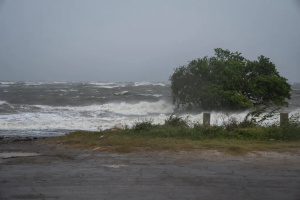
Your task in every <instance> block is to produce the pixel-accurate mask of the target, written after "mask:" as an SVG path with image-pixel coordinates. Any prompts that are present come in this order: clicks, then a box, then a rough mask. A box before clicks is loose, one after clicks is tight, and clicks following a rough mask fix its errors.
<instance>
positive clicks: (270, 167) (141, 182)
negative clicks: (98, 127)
mask: <svg viewBox="0 0 300 200" xmlns="http://www.w3.org/2000/svg"><path fill="white" fill-rule="evenodd" d="M0 145H2V147H1V148H0V152H8V151H9V152H13V151H18V152H20V151H23V152H24V151H25V150H26V152H29V150H31V153H39V154H42V155H37V156H32V157H15V158H7V157H6V158H5V159H2V160H1V161H0V199H72V200H74V199H122V200H124V199H137V200H140V199H143V200H144V199H145V200H146V199H210V200H214V199H222V200H223V199H230V200H232V199H264V200H265V199H273V200H276V199H284V200H287V199H298V200H299V199H300V165H299V164H300V159H299V156H297V155H294V156H290V155H284V154H269V155H260V156H256V155H254V154H253V155H252V156H245V157H233V156H225V155H222V154H220V153H217V152H204V153H184V152H181V153H137V154H109V153H101V152H93V151H70V150H62V149H61V148H56V147H45V146H43V147H42V145H41V144H36V143H34V145H33V146H32V145H31V147H30V145H29V146H28V144H26V145H27V146H26V145H25V146H26V148H25V147H23V146H22V145H17V146H16V145H15V146H14V145H13V144H5V145H3V144H0ZM46 148H48V149H49V150H48V151H46V150H45V149H46Z"/></svg>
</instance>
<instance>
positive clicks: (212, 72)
mask: <svg viewBox="0 0 300 200" xmlns="http://www.w3.org/2000/svg"><path fill="white" fill-rule="evenodd" d="M170 81H171V89H172V98H173V104H174V105H175V106H176V107H177V108H198V109H202V110H241V109H248V108H251V107H255V106H263V107H270V106H277V107H282V106H288V102H287V101H286V99H290V98H291V86H290V84H288V83H287V79H286V78H284V77H282V76H280V75H279V73H278V72H277V70H276V67H275V65H274V63H272V62H270V60H269V58H266V57H264V56H260V57H258V60H254V61H250V60H247V59H245V58H244V57H243V56H241V53H239V52H234V53H232V52H230V51H229V50H223V49H221V48H217V49H215V56H213V57H204V58H202V59H197V60H192V61H191V62H189V63H188V65H187V66H180V67H178V68H175V70H174V73H173V74H172V75H171V76H170Z"/></svg>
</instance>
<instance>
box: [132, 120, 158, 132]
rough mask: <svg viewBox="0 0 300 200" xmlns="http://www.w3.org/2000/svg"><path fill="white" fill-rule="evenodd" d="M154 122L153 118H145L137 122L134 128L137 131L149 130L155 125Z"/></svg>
mask: <svg viewBox="0 0 300 200" xmlns="http://www.w3.org/2000/svg"><path fill="white" fill-rule="evenodd" d="M152 122H153V120H152V119H150V120H145V121H142V122H137V123H135V125H134V126H133V130H135V131H144V130H147V129H149V128H151V127H152V126H153V125H152Z"/></svg>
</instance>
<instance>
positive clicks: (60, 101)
mask: <svg viewBox="0 0 300 200" xmlns="http://www.w3.org/2000/svg"><path fill="white" fill-rule="evenodd" d="M289 103H290V106H289V107H288V108H286V109H284V110H283V111H284V112H289V113H290V115H293V114H295V113H300V83H293V84H292V99H291V100H290V101H289ZM173 112H174V107H173V105H172V99H171V89H170V83H168V82H51V83H50V82H0V136H5V137H9V136H20V137H26V136H30V137H52V136H59V135H64V134H67V133H69V132H70V131H74V130H88V131H99V130H105V129H110V128H113V127H115V126H116V125H117V124H118V126H120V125H122V126H123V127H125V126H127V127H129V128H130V127H132V126H133V125H134V124H136V123H137V122H142V121H145V120H152V121H153V123H154V124H163V123H164V121H165V119H167V118H168V117H169V116H170V115H171V114H172V113H173ZM246 114H247V111H244V112H239V113H234V112H232V113H222V112H212V114H211V117H212V118H211V123H212V124H216V125H222V124H224V123H227V122H228V121H229V120H230V118H231V117H234V118H235V119H236V120H242V119H243V118H244V117H245V116H246ZM180 116H181V117H182V118H183V119H186V120H187V121H189V123H190V124H194V123H200V124H201V123H202V113H197V112H193V113H181V114H180ZM268 123H278V117H275V118H274V119H272V121H269V122H268Z"/></svg>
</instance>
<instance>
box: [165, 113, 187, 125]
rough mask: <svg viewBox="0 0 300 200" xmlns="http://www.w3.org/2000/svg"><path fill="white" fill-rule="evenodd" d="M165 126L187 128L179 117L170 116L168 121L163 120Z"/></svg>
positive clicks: (185, 123)
mask: <svg viewBox="0 0 300 200" xmlns="http://www.w3.org/2000/svg"><path fill="white" fill-rule="evenodd" d="M165 125H167V126H175V127H176V126H181V127H188V124H187V122H186V121H185V120H183V119H182V118H181V117H178V116H176V115H175V116H174V115H170V117H169V118H168V119H166V120H165Z"/></svg>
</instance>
